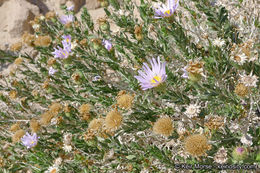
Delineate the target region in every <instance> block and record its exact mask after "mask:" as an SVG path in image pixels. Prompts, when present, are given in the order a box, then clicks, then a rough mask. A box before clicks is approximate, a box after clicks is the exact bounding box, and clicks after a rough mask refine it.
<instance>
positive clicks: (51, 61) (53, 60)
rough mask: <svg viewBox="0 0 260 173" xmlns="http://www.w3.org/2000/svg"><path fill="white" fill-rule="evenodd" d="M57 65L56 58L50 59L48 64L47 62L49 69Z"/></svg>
mask: <svg viewBox="0 0 260 173" xmlns="http://www.w3.org/2000/svg"><path fill="white" fill-rule="evenodd" d="M55 63H56V59H54V58H51V59H49V60H48V62H47V64H48V66H49V67H50V66H52V65H54V64H55Z"/></svg>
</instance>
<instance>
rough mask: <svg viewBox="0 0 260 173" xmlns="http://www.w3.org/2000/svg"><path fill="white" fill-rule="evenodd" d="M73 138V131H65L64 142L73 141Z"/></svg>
mask: <svg viewBox="0 0 260 173" xmlns="http://www.w3.org/2000/svg"><path fill="white" fill-rule="evenodd" d="M71 140H72V134H71V133H65V134H64V136H63V142H64V143H65V144H67V145H69V144H70V143H71Z"/></svg>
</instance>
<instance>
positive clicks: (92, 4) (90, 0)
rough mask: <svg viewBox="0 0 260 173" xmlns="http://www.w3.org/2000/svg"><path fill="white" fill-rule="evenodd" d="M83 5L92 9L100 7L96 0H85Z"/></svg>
mask: <svg viewBox="0 0 260 173" xmlns="http://www.w3.org/2000/svg"><path fill="white" fill-rule="evenodd" d="M85 7H86V8H87V9H88V10H94V9H97V8H99V7H100V3H99V2H98V1H97V0H86V5H85Z"/></svg>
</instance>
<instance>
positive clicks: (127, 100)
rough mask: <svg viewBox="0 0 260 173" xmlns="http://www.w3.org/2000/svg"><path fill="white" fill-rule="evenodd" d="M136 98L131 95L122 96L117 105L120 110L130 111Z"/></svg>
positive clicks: (118, 98) (119, 97)
mask: <svg viewBox="0 0 260 173" xmlns="http://www.w3.org/2000/svg"><path fill="white" fill-rule="evenodd" d="M133 100H134V97H133V96H132V95H130V94H121V95H118V97H117V105H118V106H119V107H120V108H125V109H129V108H131V106H132V103H133Z"/></svg>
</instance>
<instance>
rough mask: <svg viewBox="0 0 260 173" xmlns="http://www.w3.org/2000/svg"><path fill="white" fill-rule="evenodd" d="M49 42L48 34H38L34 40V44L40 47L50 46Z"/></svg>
mask: <svg viewBox="0 0 260 173" xmlns="http://www.w3.org/2000/svg"><path fill="white" fill-rule="evenodd" d="M50 44H51V37H50V36H48V35H46V36H38V37H37V38H36V39H35V41H34V45H35V46H40V47H48V46H50Z"/></svg>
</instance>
